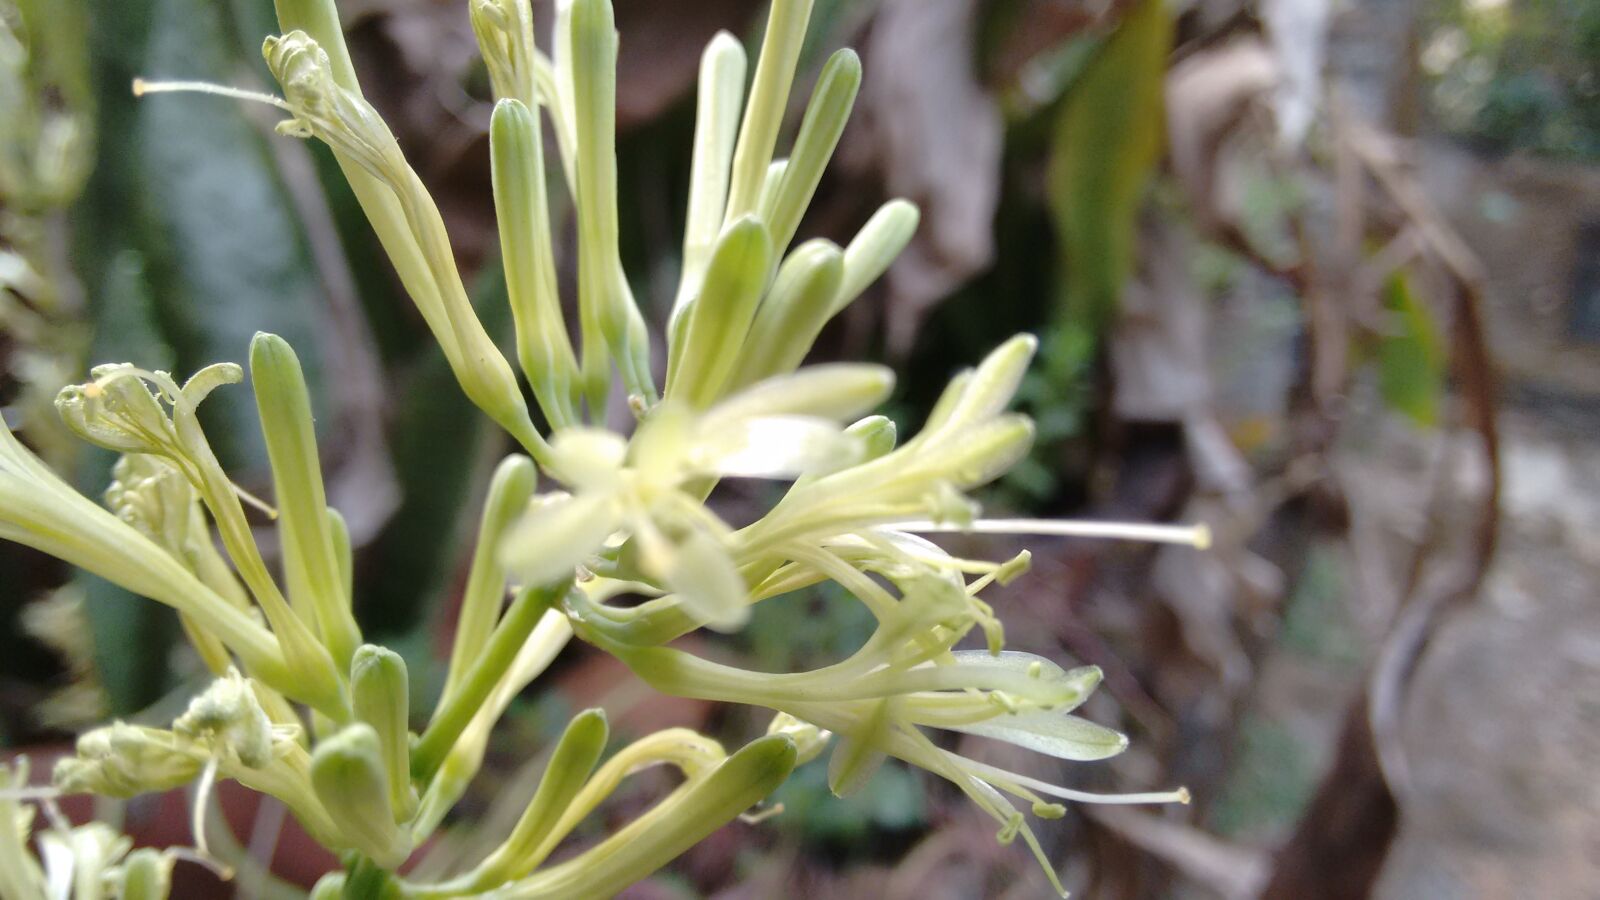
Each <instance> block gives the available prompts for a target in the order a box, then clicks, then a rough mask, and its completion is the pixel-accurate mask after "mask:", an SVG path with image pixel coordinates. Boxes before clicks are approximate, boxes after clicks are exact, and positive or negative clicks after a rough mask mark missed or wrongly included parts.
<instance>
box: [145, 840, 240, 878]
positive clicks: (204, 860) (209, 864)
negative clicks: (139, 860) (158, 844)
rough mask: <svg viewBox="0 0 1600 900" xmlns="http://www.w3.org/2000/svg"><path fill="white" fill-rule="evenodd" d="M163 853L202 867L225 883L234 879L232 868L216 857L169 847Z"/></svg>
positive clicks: (182, 848) (196, 851) (184, 848)
mask: <svg viewBox="0 0 1600 900" xmlns="http://www.w3.org/2000/svg"><path fill="white" fill-rule="evenodd" d="M162 852H163V853H167V854H169V855H171V857H172V858H173V859H176V860H182V861H183V862H191V863H194V864H195V865H197V866H202V867H204V868H205V869H208V870H209V871H210V872H211V874H213V875H215V876H217V877H218V878H219V879H221V880H223V881H231V880H232V879H233V867H232V866H230V865H228V864H227V863H225V862H223V861H222V860H220V859H217V858H216V857H213V856H207V855H206V854H205V853H202V852H201V851H199V850H190V849H189V848H188V847H168V848H167V849H166V850H164V851H162Z"/></svg>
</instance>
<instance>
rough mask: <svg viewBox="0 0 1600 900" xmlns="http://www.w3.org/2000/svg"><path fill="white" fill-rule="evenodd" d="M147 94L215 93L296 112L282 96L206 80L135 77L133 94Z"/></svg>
mask: <svg viewBox="0 0 1600 900" xmlns="http://www.w3.org/2000/svg"><path fill="white" fill-rule="evenodd" d="M146 94H213V95H215V96H218V97H227V98H229V99H231V100H248V101H250V102H252V103H265V104H267V105H268V106H276V107H277V108H279V109H281V110H283V111H284V112H288V113H292V112H294V110H293V109H291V108H290V107H289V104H288V103H287V102H285V101H284V99H283V98H282V97H275V96H273V95H272V94H267V93H262V92H261V91H247V90H244V89H243V88H234V87H228V86H226V85H221V84H211V83H210V82H206V81H146V80H145V79H143V78H135V79H134V80H133V95H134V96H135V97H143V96H144V95H146Z"/></svg>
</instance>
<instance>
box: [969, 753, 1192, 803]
mask: <svg viewBox="0 0 1600 900" xmlns="http://www.w3.org/2000/svg"><path fill="white" fill-rule="evenodd" d="M945 752H946V753H947V754H948V755H950V756H952V757H955V758H954V760H953V761H954V762H955V763H956V765H958V766H960V767H962V768H964V769H966V770H967V771H969V772H971V773H972V774H974V775H977V776H978V777H980V778H982V779H984V780H985V781H990V782H994V783H1003V782H1007V781H1009V782H1011V783H1013V784H1018V785H1021V786H1022V787H1026V788H1032V789H1033V790H1036V791H1038V792H1039V793H1041V794H1047V795H1049V796H1051V797H1060V798H1061V799H1063V800H1072V801H1074V802H1077V803H1101V804H1106V805H1110V806H1132V805H1137V804H1143V803H1182V804H1184V805H1185V806H1187V805H1188V804H1189V800H1190V796H1189V789H1188V788H1178V789H1177V790H1175V791H1154V792H1150V793H1144V794H1096V793H1092V792H1089V791H1075V790H1073V789H1072V788H1064V787H1060V786H1058V785H1054V784H1051V783H1050V782H1048V781H1040V780H1039V779H1037V778H1029V777H1028V776H1026V775H1018V774H1017V773H1016V772H1008V771H1006V770H1005V769H1001V768H998V767H996V766H990V765H985V764H984V763H981V762H978V761H977V760H973V759H969V758H967V757H960V756H955V754H951V753H949V751H945Z"/></svg>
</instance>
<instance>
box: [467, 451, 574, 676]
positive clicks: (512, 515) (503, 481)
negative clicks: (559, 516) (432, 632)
mask: <svg viewBox="0 0 1600 900" xmlns="http://www.w3.org/2000/svg"><path fill="white" fill-rule="evenodd" d="M538 483H539V473H538V470H537V469H535V468H534V465H533V461H532V460H530V459H528V458H527V457H526V456H517V455H513V456H508V457H506V458H505V459H504V460H503V461H501V463H500V465H499V467H498V468H496V469H495V472H494V478H493V479H491V480H490V482H489V496H488V498H487V499H486V500H485V501H484V504H483V516H482V518H481V520H480V521H479V523H478V543H477V546H476V547H474V548H473V551H472V566H471V568H470V569H469V570H468V574H467V587H466V590H465V592H464V593H463V594H462V598H461V615H460V618H458V619H457V621H456V636H455V640H454V642H453V643H452V645H451V651H450V669H449V672H448V673H447V674H446V676H445V682H444V696H446V697H448V696H449V695H450V694H451V693H452V692H453V691H454V690H455V689H456V687H457V686H458V685H459V684H460V683H461V679H462V678H463V677H465V676H466V673H467V669H468V667H470V666H471V665H472V662H473V659H474V658H475V655H476V654H477V653H478V652H479V651H480V650H481V648H482V647H483V645H484V644H486V643H488V641H489V635H490V634H492V633H493V632H494V625H495V622H496V621H497V620H498V619H499V617H500V609H501V607H502V606H504V605H505V599H506V567H505V566H504V565H503V564H502V563H501V562H500V543H501V538H502V537H503V536H504V535H505V533H506V530H507V529H508V528H510V527H511V525H512V523H514V522H515V521H516V520H517V518H518V517H519V516H521V515H522V514H523V513H524V512H526V511H527V508H528V500H529V499H530V498H532V497H533V491H534V488H535V487H537V486H538ZM569 571H570V570H569ZM562 574H565V572H563V573H562Z"/></svg>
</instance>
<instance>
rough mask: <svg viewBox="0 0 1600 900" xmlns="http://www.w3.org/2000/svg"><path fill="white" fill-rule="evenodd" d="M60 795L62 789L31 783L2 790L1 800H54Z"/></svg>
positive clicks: (25, 801)
mask: <svg viewBox="0 0 1600 900" xmlns="http://www.w3.org/2000/svg"><path fill="white" fill-rule="evenodd" d="M60 796H61V791H60V790H58V789H56V788H53V787H50V786H48V785H31V786H26V787H15V788H6V789H5V790H0V800H17V801H21V802H24V803H27V802H29V801H38V800H54V799H56V798H57V797H60Z"/></svg>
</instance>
